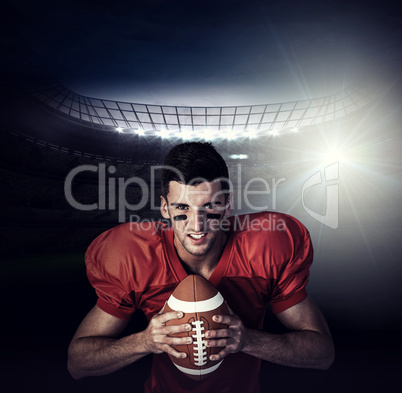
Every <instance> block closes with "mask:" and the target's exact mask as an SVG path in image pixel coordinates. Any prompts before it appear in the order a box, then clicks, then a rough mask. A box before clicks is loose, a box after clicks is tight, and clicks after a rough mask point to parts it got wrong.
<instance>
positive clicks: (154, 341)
mask: <svg viewBox="0 0 402 393" xmlns="http://www.w3.org/2000/svg"><path fill="white" fill-rule="evenodd" d="M180 318H183V313H182V312H177V311H171V312H168V313H166V314H163V309H162V310H161V311H160V312H159V313H158V314H156V315H155V316H154V317H153V318H152V319H151V320H150V321H149V324H148V327H147V328H146V329H145V330H144V331H143V334H144V340H145V346H146V348H147V351H149V352H152V353H156V354H160V353H163V352H166V353H167V354H169V355H172V356H174V357H176V358H178V359H180V358H181V359H184V358H185V357H186V356H187V354H186V353H184V352H178V351H177V350H176V349H174V348H173V347H172V346H171V345H189V344H192V343H193V339H192V338H191V337H170V335H172V334H175V333H184V332H189V331H190V330H191V328H192V327H191V325H190V324H188V323H184V324H181V325H172V326H166V322H168V321H171V320H174V319H180Z"/></svg>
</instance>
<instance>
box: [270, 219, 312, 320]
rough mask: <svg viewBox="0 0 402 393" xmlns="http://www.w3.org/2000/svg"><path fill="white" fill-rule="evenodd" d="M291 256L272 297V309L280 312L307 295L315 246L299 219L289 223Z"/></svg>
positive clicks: (276, 312) (278, 279) (283, 268)
mask: <svg viewBox="0 0 402 393" xmlns="http://www.w3.org/2000/svg"><path fill="white" fill-rule="evenodd" d="M287 232H288V235H289V240H290V244H289V243H288V244H289V245H288V246H289V247H290V248H291V254H290V255H291V256H290V259H289V260H288V261H287V263H285V264H284V266H283V267H282V269H281V273H280V275H279V277H278V278H277V281H276V284H275V286H274V290H273V293H272V297H271V300H270V305H271V309H272V311H273V312H274V313H275V314H278V313H280V312H282V311H284V310H286V309H288V308H289V307H292V306H294V305H295V304H297V303H299V302H301V301H302V300H304V299H305V298H306V297H307V291H306V285H307V282H308V277H309V271H310V270H309V269H310V266H311V263H312V262H313V246H312V243H311V239H310V235H309V233H308V231H307V229H306V228H305V227H304V226H303V225H302V224H301V223H300V222H298V221H297V220H294V221H293V222H289V223H288V225H287Z"/></svg>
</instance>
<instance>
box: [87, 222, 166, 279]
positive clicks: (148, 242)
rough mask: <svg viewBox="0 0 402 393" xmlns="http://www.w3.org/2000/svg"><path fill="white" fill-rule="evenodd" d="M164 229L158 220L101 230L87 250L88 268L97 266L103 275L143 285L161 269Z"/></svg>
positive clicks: (163, 256) (163, 259)
mask: <svg viewBox="0 0 402 393" xmlns="http://www.w3.org/2000/svg"><path fill="white" fill-rule="evenodd" d="M136 224H138V223H136ZM165 229H166V227H165V225H164V224H162V223H160V222H147V223H146V224H144V225H142V226H139V225H132V223H124V224H121V225H118V226H116V227H114V228H111V229H109V230H107V231H105V232H103V233H102V234H100V235H99V236H98V237H97V238H96V239H95V240H94V241H93V242H92V243H91V245H90V246H89V247H88V249H87V252H86V255H85V260H86V265H87V271H89V270H93V269H96V270H98V271H99V273H101V274H102V275H104V276H109V277H111V278H112V277H113V278H115V279H119V280H122V281H127V280H130V281H131V280H132V279H135V280H136V282H137V283H140V282H142V283H144V285H146V283H147V280H148V277H150V276H152V275H155V272H156V271H158V270H160V269H163V263H164V261H165V247H164V244H163V239H162V231H163V230H165Z"/></svg>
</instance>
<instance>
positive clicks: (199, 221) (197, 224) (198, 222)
mask: <svg viewBox="0 0 402 393" xmlns="http://www.w3.org/2000/svg"><path fill="white" fill-rule="evenodd" d="M192 219H193V229H194V231H195V232H201V231H203V230H204V227H205V212H204V211H201V210H198V211H196V212H194V214H193V216H192Z"/></svg>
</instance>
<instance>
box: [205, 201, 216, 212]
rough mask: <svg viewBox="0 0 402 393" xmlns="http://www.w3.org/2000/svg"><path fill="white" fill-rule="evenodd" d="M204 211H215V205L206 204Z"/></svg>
mask: <svg viewBox="0 0 402 393" xmlns="http://www.w3.org/2000/svg"><path fill="white" fill-rule="evenodd" d="M204 207H205V209H208V210H215V209H217V206H216V205H215V203H212V202H211V203H207V204H206V205H205V206H204Z"/></svg>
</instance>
